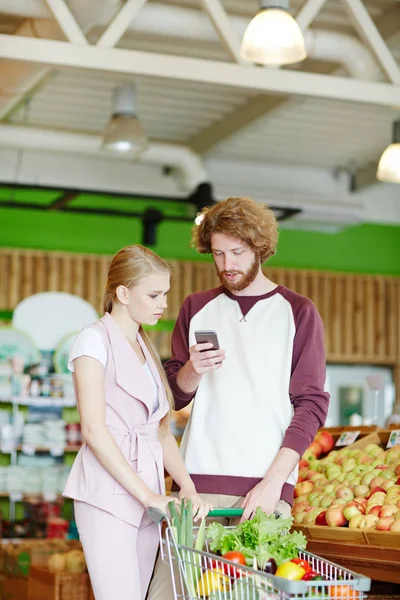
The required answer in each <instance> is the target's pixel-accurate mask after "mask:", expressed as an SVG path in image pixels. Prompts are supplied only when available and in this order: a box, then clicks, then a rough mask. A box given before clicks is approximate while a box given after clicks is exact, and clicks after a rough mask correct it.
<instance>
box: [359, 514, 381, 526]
mask: <svg viewBox="0 0 400 600" xmlns="http://www.w3.org/2000/svg"><path fill="white" fill-rule="evenodd" d="M377 521H379V519H378V517H377V515H371V514H369V515H362V516H361V519H360V522H359V525H358V529H369V528H370V527H374V525H375V523H377Z"/></svg>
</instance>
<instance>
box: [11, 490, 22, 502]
mask: <svg viewBox="0 0 400 600" xmlns="http://www.w3.org/2000/svg"><path fill="white" fill-rule="evenodd" d="M10 500H11V501H12V502H21V500H22V494H21V492H10Z"/></svg>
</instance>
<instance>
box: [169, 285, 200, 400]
mask: <svg viewBox="0 0 400 600" xmlns="http://www.w3.org/2000/svg"><path fill="white" fill-rule="evenodd" d="M190 312H191V311H190V296H189V297H188V298H186V300H185V301H184V303H183V304H182V307H181V310H180V311H179V316H178V320H177V321H176V323H175V327H174V330H173V332H172V338H171V349H172V357H171V358H170V359H169V360H167V361H166V362H165V364H164V369H165V372H166V374H167V378H168V383H169V385H170V387H171V390H172V393H173V395H174V399H175V410H181V409H182V408H185V406H187V405H188V404H189V403H190V402H191V400H192V399H193V396H194V395H195V392H193V393H192V394H186V393H185V392H183V391H182V390H181V388H180V387H179V385H178V384H177V382H176V378H177V376H178V373H179V371H180V369H181V368H182V367H183V365H184V364H185V363H186V362H187V361H188V360H189V325H190V318H191V315H190Z"/></svg>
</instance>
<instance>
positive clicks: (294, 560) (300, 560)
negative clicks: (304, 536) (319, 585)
mask: <svg viewBox="0 0 400 600" xmlns="http://www.w3.org/2000/svg"><path fill="white" fill-rule="evenodd" d="M290 562H292V563H294V564H295V565H299V567H301V568H302V569H304V570H305V572H306V573H308V571H312V568H311V565H310V563H309V562H307V561H306V560H304V558H292V560H291V561H290Z"/></svg>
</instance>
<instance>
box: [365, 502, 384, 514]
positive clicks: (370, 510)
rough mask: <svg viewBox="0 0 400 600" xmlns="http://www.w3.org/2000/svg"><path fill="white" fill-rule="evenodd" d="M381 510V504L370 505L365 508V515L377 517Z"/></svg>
mask: <svg viewBox="0 0 400 600" xmlns="http://www.w3.org/2000/svg"><path fill="white" fill-rule="evenodd" d="M382 508H383V505H382V504H370V505H369V506H367V509H366V511H365V514H366V515H375V516H378V515H379V513H380V512H381V509H382Z"/></svg>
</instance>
